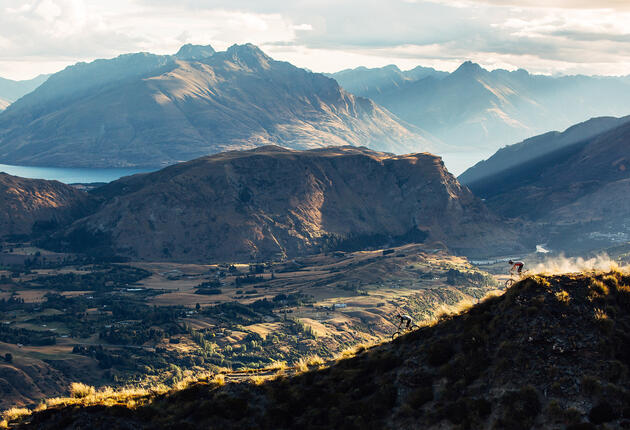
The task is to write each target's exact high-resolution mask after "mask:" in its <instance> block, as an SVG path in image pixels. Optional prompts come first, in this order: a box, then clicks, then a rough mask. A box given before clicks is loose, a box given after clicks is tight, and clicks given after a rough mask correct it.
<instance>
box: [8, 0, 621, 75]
mask: <svg viewBox="0 0 630 430" xmlns="http://www.w3.org/2000/svg"><path fill="white" fill-rule="evenodd" d="M594 5H596V7H595V6H594ZM0 29H2V30H0V76H7V77H12V78H28V77H32V76H34V75H36V74H38V73H42V72H52V71H55V70H56V69H55V67H59V64H64V65H65V64H70V63H73V62H75V61H79V60H82V61H85V60H91V59H95V58H103V57H113V56H115V55H118V54H121V53H127V52H137V51H150V52H155V53H172V52H175V51H176V50H177V49H178V48H179V46H180V45H181V44H183V43H200V44H208V43H209V44H212V45H213V46H214V47H215V49H225V48H226V47H228V46H229V45H231V44H233V43H245V42H252V43H255V44H258V45H260V46H262V47H263V48H264V49H265V50H266V51H268V52H269V53H270V54H272V55H273V56H276V57H278V58H280V59H284V60H287V61H291V62H294V63H296V64H297V65H301V66H304V67H308V68H310V69H313V70H316V71H319V70H322V71H324V70H325V71H333V70H338V69H342V68H346V67H353V66H357V65H361V64H362V65H367V66H376V65H385V64H388V63H395V64H398V65H399V66H400V67H401V68H408V67H412V66H415V65H418V64H422V65H428V66H433V67H438V68H442V69H452V68H454V67H457V65H458V64H459V63H461V62H462V61H464V60H466V59H472V60H474V61H478V62H480V63H481V64H483V65H486V66H488V67H492V66H493V65H497V66H500V67H505V68H517V67H524V68H527V69H529V70H531V71H534V72H544V73H557V72H561V71H572V72H576V71H577V72H582V73H615V74H630V69H628V63H629V62H630V59H629V56H630V1H627V0H623V1H619V0H599V1H598V2H593V1H592V0H545V1H543V0H431V1H428V0H391V1H378V0H344V1H335V0H320V1H316V0H294V1H292V2H286V1H284V0H283V1H280V0H265V1H261V0H230V1H227V0H181V1H178V2H172V1H171V0H108V1H107V2H103V1H102V0H31V2H29V3H25V2H24V1H21V0H0Z"/></svg>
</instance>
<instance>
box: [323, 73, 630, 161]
mask: <svg viewBox="0 0 630 430" xmlns="http://www.w3.org/2000/svg"><path fill="white" fill-rule="evenodd" d="M414 70H416V69H414ZM414 70H411V71H408V72H401V71H400V70H399V69H398V68H397V67H396V66H387V67H384V68H378V69H366V68H364V67H362V68H358V69H354V70H345V71H342V72H338V73H333V74H331V75H330V76H331V77H333V78H335V79H336V80H337V81H338V82H339V83H340V85H341V86H342V87H344V88H346V89H348V90H349V91H351V92H353V93H354V94H356V95H358V96H362V97H368V98H370V99H372V100H374V101H375V102H376V103H378V104H380V105H382V106H384V107H385V108H387V109H388V110H389V111H391V112H392V113H394V114H395V115H397V116H398V117H399V118H402V119H403V120H405V121H408V122H410V123H412V124H414V125H416V126H418V127H421V128H422V129H424V130H426V131H428V132H429V133H431V134H433V135H434V136H436V137H437V138H439V139H441V140H442V141H443V142H444V143H447V144H450V145H453V146H456V147H458V151H464V152H467V153H468V154H469V160H468V163H469V164H468V166H470V165H471V164H473V163H474V162H475V161H477V160H479V159H481V158H482V155H483V154H484V153H489V154H491V153H493V152H494V151H496V150H497V149H498V148H500V147H501V146H504V145H505V144H506V142H514V141H518V140H521V139H525V138H528V137H531V136H535V135H537V134H540V133H543V132H546V131H548V130H557V129H564V128H566V127H569V126H571V125H572V124H575V123H578V122H581V121H585V120H587V119H589V118H592V117H597V116H606V115H611V116H620V115H628V114H630V102H629V100H630V81H629V80H628V77H619V78H617V77H601V76H542V75H533V74H530V73H528V72H527V71H525V70H522V69H519V70H516V71H512V72H510V71H507V70H493V71H488V70H486V69H484V68H482V67H481V66H479V65H478V64H475V63H472V62H470V61H467V62H465V63H463V64H462V65H461V66H460V67H459V68H458V69H457V70H455V71H454V72H452V73H443V72H437V71H435V70H432V69H421V71H422V73H417V74H415V73H414ZM444 152H452V151H451V150H449V149H447V150H444V151H442V152H441V153H440V154H442V153H444ZM468 166H466V167H468Z"/></svg>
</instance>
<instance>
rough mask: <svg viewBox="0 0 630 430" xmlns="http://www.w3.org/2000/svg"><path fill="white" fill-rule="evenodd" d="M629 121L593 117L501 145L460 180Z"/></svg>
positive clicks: (486, 173) (499, 169)
mask: <svg viewBox="0 0 630 430" xmlns="http://www.w3.org/2000/svg"><path fill="white" fill-rule="evenodd" d="M629 121H630V116H626V117H623V118H614V117H600V118H592V119H589V120H588V121H585V122H583V123H580V124H576V125H574V126H572V127H569V128H568V129H566V130H565V131H564V132H562V133H560V132H557V131H550V132H549V133H545V134H541V135H539V136H535V137H532V138H529V139H526V140H524V141H522V142H519V143H516V144H514V145H509V146H506V147H504V148H501V149H500V150H498V151H497V152H496V153H495V154H494V155H493V156H492V157H490V158H488V159H487V160H484V161H480V162H479V163H477V164H475V165H474V166H473V167H471V168H470V169H468V170H466V171H465V172H464V173H462V174H461V175H459V176H458V177H457V179H458V180H459V181H460V182H461V183H463V184H470V183H474V182H476V181H479V180H482V179H484V178H485V177H489V176H492V175H496V174H498V173H501V172H503V171H505V170H509V169H511V168H512V167H515V166H517V165H519V164H522V163H524V162H527V161H530V160H533V159H535V158H538V157H541V156H543V155H545V154H549V153H552V152H554V151H556V150H558V149H561V148H563V147H566V146H570V145H573V144H576V143H579V142H581V141H584V140H588V139H591V138H592V137H594V136H597V135H598V134H601V133H604V132H606V131H608V130H612V129H613V128H616V127H618V126H620V125H622V124H624V123H626V122H629Z"/></svg>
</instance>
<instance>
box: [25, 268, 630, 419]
mask: <svg viewBox="0 0 630 430" xmlns="http://www.w3.org/2000/svg"><path fill="white" fill-rule="evenodd" d="M629 303H630V278H629V277H628V276H627V275H621V274H619V273H610V274H600V275H584V274H582V275H564V276H554V277H535V278H531V279H527V280H525V281H523V282H520V283H518V284H516V285H515V286H514V287H512V288H510V290H508V291H507V292H506V294H504V295H503V296H500V297H493V298H491V299H488V300H485V301H484V302H482V303H480V304H478V305H476V306H474V307H473V308H471V309H469V310H468V311H466V312H463V313H461V314H460V315H456V316H450V317H445V318H442V319H441V320H440V322H438V323H437V324H436V325H434V326H429V327H425V328H422V329H420V330H418V331H415V332H414V333H412V334H409V335H407V336H405V337H402V338H399V339H397V340H396V341H395V342H392V343H386V344H383V345H380V346H377V347H374V348H371V349H368V350H365V349H359V351H358V354H357V355H356V356H355V357H353V358H349V359H345V360H340V361H338V362H337V363H336V364H334V365H333V366H331V367H323V368H320V369H314V370H310V371H307V372H305V373H303V374H300V375H298V376H293V377H278V378H276V379H274V380H271V381H267V382H264V383H262V384H260V383H253V382H252V383H228V384H226V385H222V384H221V383H220V382H217V381H220V380H217V379H215V380H212V379H204V380H201V381H198V382H196V383H193V384H191V385H190V386H189V387H188V388H185V389H183V390H173V391H171V392H170V393H167V394H162V395H153V396H152V395H150V394H149V395H144V396H136V397H133V396H119V397H116V396H115V395H112V396H111V399H110V403H109V405H112V404H113V406H105V404H104V403H105V402H104V401H100V402H99V401H97V402H96V403H94V401H91V400H89V399H86V400H82V399H75V400H68V402H69V403H70V405H69V406H64V405H63V403H62V404H61V405H59V406H55V405H53V406H51V407H50V408H49V409H47V410H42V411H40V412H36V413H34V414H33V415H32V416H30V417H28V416H27V417H26V419H25V420H24V423H23V425H22V426H21V427H20V428H25V429H26V428H37V429H53V428H54V429H66V428H67V429H70V428H83V427H88V426H89V427H90V428H94V429H105V428H222V429H232V428H234V429H236V428H251V429H271V428H273V429H288V428H304V429H322V428H375V429H376V428H422V429H444V428H506V429H508V428H509V429H530V428H545V429H575V430H577V429H594V428H598V427H596V425H602V424H604V425H605V427H600V428H626V427H627V426H628V424H630V411H629V410H628V406H627V405H628V401H629V399H630V380H629V377H628V365H629V363H630V349H629V348H628V345H630V344H629V341H630V339H629V338H628V331H629V330H630V306H629ZM82 403H83V404H85V405H91V406H81V404H82Z"/></svg>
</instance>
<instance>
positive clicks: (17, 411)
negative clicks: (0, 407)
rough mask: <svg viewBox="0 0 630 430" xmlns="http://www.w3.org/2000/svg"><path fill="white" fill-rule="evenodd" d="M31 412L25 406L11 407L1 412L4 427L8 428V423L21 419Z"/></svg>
mask: <svg viewBox="0 0 630 430" xmlns="http://www.w3.org/2000/svg"><path fill="white" fill-rule="evenodd" d="M30 414H31V410H30V409H27V408H11V409H7V410H6V411H4V412H3V413H2V419H3V421H4V423H5V428H8V423H10V422H11V421H16V420H18V419H22V418H24V417H26V416H28V415H30Z"/></svg>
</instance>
